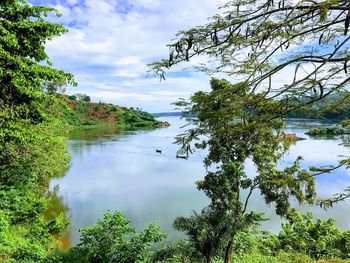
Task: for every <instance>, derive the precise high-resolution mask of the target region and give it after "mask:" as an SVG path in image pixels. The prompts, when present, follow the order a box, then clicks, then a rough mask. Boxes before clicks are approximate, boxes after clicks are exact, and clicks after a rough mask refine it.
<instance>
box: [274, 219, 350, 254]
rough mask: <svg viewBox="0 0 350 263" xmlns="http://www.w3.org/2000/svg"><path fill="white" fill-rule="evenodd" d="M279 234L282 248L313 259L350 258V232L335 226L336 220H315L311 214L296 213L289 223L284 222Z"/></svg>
mask: <svg viewBox="0 0 350 263" xmlns="http://www.w3.org/2000/svg"><path fill="white" fill-rule="evenodd" d="M282 229H283V230H282V231H281V232H280V233H279V235H278V239H279V240H280V248H281V249H282V250H284V251H292V252H298V253H302V254H305V255H308V256H310V257H311V258H313V259H322V258H326V259H329V258H349V257H350V232H349V231H344V232H343V231H341V230H340V229H338V228H337V227H335V226H334V220H333V219H328V220H327V221H322V220H320V219H318V220H317V221H316V222H315V223H314V222H313V219H312V215H311V214H306V215H302V214H298V213H294V214H292V215H291V217H290V219H289V223H286V224H282Z"/></svg>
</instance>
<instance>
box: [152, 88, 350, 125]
mask: <svg viewBox="0 0 350 263" xmlns="http://www.w3.org/2000/svg"><path fill="white" fill-rule="evenodd" d="M345 96H346V94H344V93H339V94H336V95H331V96H328V97H327V98H325V99H323V100H320V101H318V102H315V103H313V104H312V105H310V106H305V107H304V108H300V109H298V110H296V111H293V112H290V113H288V114H286V117H287V118H303V119H325V120H332V121H340V120H345V119H350V103H348V99H344V101H343V103H341V104H339V105H336V106H335V101H338V100H339V98H340V97H345ZM302 100H305V101H307V98H304V99H302ZM187 114H188V113H187ZM152 115H153V116H154V117H168V116H179V117H182V116H184V114H183V113H182V112H181V111H176V112H158V113H152ZM187 116H189V115H187ZM192 116H195V114H192Z"/></svg>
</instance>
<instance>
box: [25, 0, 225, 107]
mask: <svg viewBox="0 0 350 263" xmlns="http://www.w3.org/2000/svg"><path fill="white" fill-rule="evenodd" d="M30 2H31V3H32V4H37V5H40V4H44V5H48V6H52V7H55V8H56V9H58V10H59V12H60V13H61V14H62V17H60V18H58V19H54V21H55V22H58V23H62V24H64V25H65V26H66V27H67V28H68V29H69V32H68V33H66V34H65V35H63V36H61V37H59V38H55V39H54V40H53V41H51V42H49V43H48V44H47V52H48V54H49V56H50V58H51V61H52V62H53V66H54V67H55V68H59V69H63V70H65V71H67V72H71V73H73V74H74V75H75V78H76V81H77V82H78V84H79V86H78V87H76V88H72V87H68V89H67V93H68V94H73V93H78V92H79V93H86V94H88V95H90V96H91V98H92V100H93V101H100V100H101V101H104V102H111V103H115V104H119V105H123V106H128V107H131V106H133V107H140V108H142V109H144V110H147V111H149V112H162V111H171V110H173V109H174V106H173V105H171V103H172V102H174V101H176V100H177V98H179V97H188V96H189V94H192V93H193V92H195V91H196V90H198V89H208V85H209V83H208V77H207V76H204V75H202V74H200V73H198V72H195V71H193V70H183V68H184V67H186V66H188V65H182V66H181V67H178V68H175V69H174V70H172V72H171V73H170V74H169V75H168V76H167V80H166V81H163V82H160V81H159V79H158V78H155V77H147V66H146V64H147V63H150V62H153V61H156V60H160V59H161V58H165V57H167V55H168V49H167V47H166V44H167V43H169V41H170V40H171V39H172V38H174V36H175V34H176V33H177V32H178V31H179V30H182V29H187V28H189V27H191V26H196V25H200V24H203V23H205V22H206V20H207V18H208V17H210V16H212V15H214V14H215V13H216V12H217V7H218V6H219V5H220V3H222V1H221V0H49V1H48V0H32V1H30Z"/></svg>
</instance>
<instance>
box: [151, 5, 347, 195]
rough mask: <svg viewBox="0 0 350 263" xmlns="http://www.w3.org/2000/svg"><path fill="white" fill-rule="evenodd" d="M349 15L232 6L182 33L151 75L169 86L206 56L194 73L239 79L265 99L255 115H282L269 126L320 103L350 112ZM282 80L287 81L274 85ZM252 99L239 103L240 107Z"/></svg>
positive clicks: (341, 8) (341, 10) (337, 10)
mask: <svg viewBox="0 0 350 263" xmlns="http://www.w3.org/2000/svg"><path fill="white" fill-rule="evenodd" d="M348 10H349V2H348V1H347V0H323V1H308V0H301V1H292V0H281V1H273V0H251V1H243V0H234V1H227V3H226V4H225V5H223V6H222V7H221V8H220V12H219V13H218V14H216V15H215V16H213V17H212V18H210V19H209V21H208V23H206V24H205V25H201V26H196V27H193V28H190V29H187V30H183V31H180V32H179V33H178V34H177V35H176V38H175V39H174V40H173V41H172V42H171V43H170V44H169V45H168V47H169V57H168V58H167V59H163V60H161V61H158V62H154V63H151V64H150V65H149V66H150V71H153V72H155V73H156V74H157V75H159V76H160V78H161V79H165V74H166V71H167V70H169V68H171V67H173V66H174V65H177V64H179V63H181V62H186V61H189V60H192V59H193V58H194V57H196V56H203V57H204V59H205V60H206V61H207V62H204V63H203V60H200V61H201V63H200V64H196V66H195V68H197V69H200V70H203V71H204V72H206V73H209V74H216V73H220V74H224V75H226V76H227V77H232V78H233V79H235V80H237V79H239V80H240V82H242V83H244V85H246V86H248V87H250V88H251V89H250V92H249V93H251V94H260V97H261V98H260V99H257V100H256V101H255V105H254V107H255V108H262V107H263V105H261V104H265V103H266V102H267V101H274V103H275V105H276V108H278V110H276V111H274V112H272V111H270V113H269V114H270V119H278V118H283V117H285V116H287V115H288V114H291V113H297V112H308V111H309V110H310V109H312V111H313V112H316V111H317V107H318V106H317V102H319V101H322V100H323V101H324V102H325V103H326V105H327V107H326V109H325V110H324V111H323V112H329V113H331V114H333V112H336V111H337V110H339V109H340V110H345V111H346V109H347V105H348V104H349V99H350V93H349V91H348V90H347V85H348V84H349V82H350V77H349V72H348V66H349V65H348V62H349V60H350V57H349V55H348V54H349V49H350V36H349V34H348V33H349V24H350V22H349V20H350V16H349V12H348ZM281 76H288V77H283V78H282V83H280V81H278V82H276V80H280V79H281V78H280V77H281ZM276 83H277V84H276ZM223 96H226V97H230V96H232V95H231V94H230V93H227V94H226V95H223ZM250 99H251V96H241V98H240V100H241V101H242V103H241V104H240V105H242V106H245V105H246V104H249V101H250ZM327 100H328V101H327ZM342 163H343V165H345V164H348V163H349V162H348V161H342ZM344 195H347V196H349V193H348V192H347V193H345V194H344ZM332 200H333V201H334V202H335V201H336V199H334V198H333V199H332Z"/></svg>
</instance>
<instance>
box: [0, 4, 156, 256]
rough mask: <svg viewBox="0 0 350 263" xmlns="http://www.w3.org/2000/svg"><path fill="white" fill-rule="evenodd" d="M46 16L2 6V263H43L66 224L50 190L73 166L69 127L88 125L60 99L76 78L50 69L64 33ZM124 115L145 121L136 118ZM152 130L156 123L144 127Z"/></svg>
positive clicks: (84, 102) (43, 11)
mask: <svg viewBox="0 0 350 263" xmlns="http://www.w3.org/2000/svg"><path fill="white" fill-rule="evenodd" d="M49 14H50V15H56V16H59V14H58V13H57V11H56V10H55V9H52V8H47V7H44V6H33V5H30V4H27V3H26V2H25V1H12V0H6V1H2V2H1V3H0V20H1V22H0V68H1V70H0V87H1V88H0V261H1V262H46V261H47V260H48V257H49V256H50V255H51V253H52V251H54V250H56V249H59V247H60V242H59V240H60V236H61V235H62V234H63V233H64V232H65V231H66V229H67V226H68V225H69V220H68V219H67V218H66V216H65V214H64V211H62V213H53V212H52V211H51V207H52V206H53V205H54V200H53V198H51V196H52V194H51V193H49V191H48V185H49V182H50V180H51V179H52V178H54V177H58V176H62V175H64V173H65V171H66V169H67V167H68V164H69V155H68V154H67V151H66V150H67V149H66V144H65V142H64V140H65V133H66V124H69V125H81V124H82V123H83V122H82V119H80V116H79V112H76V111H73V110H72V109H71V108H69V107H68V106H67V104H66V102H65V101H63V100H61V99H59V98H57V97H56V96H55V94H56V93H57V92H62V91H64V87H65V85H67V84H70V85H76V83H75V82H74V79H73V76H72V75H71V74H67V73H65V72H63V71H60V70H56V69H54V68H52V67H51V63H50V61H49V60H48V57H47V54H46V53H45V43H46V42H47V41H48V40H50V39H52V38H53V37H55V36H59V35H61V34H63V33H64V32H66V29H65V28H64V27H63V26H61V25H59V24H54V23H50V22H47V21H46V20H45V17H47V16H48V15H49ZM79 99H80V100H81V101H79V102H78V101H77V102H76V103H80V104H79V105H80V106H82V107H83V106H88V105H89V104H88V103H89V102H88V101H89V98H88V97H87V96H80V97H79ZM108 108H109V109H111V108H112V106H109V107H108ZM122 112H132V113H134V115H136V116H139V115H140V116H141V117H140V119H141V120H144V119H145V118H146V117H144V115H145V114H144V113H140V112H139V111H131V110H127V109H125V110H122ZM123 114H124V113H123ZM123 114H122V116H123ZM130 114H131V113H130ZM131 115H132V114H131ZM137 121H138V120H136V121H135V123H136V124H138V125H140V123H139V122H137ZM151 123H152V124H154V123H156V122H155V120H154V119H152V120H151V119H150V118H148V119H147V122H146V121H145V122H144V124H151ZM132 125H134V123H133V124H132ZM140 126H141V125H140ZM152 230H153V228H150V229H149V230H147V231H150V232H152ZM144 235H145V238H146V239H147V238H149V236H148V234H147V233H145V234H144ZM142 237H143V236H140V237H139V238H142ZM151 240H152V239H151ZM147 242H150V241H147ZM140 253H141V252H140Z"/></svg>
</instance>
